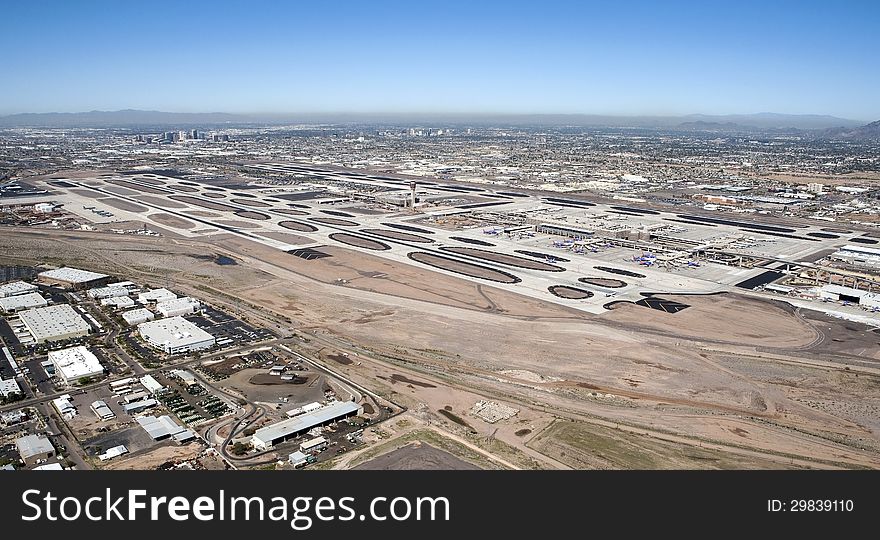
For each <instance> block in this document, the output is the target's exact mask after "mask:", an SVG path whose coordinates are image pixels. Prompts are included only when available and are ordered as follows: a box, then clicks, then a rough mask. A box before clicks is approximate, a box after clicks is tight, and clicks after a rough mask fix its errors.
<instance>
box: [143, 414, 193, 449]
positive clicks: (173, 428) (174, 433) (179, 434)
mask: <svg viewBox="0 0 880 540" xmlns="http://www.w3.org/2000/svg"><path fill="white" fill-rule="evenodd" d="M135 420H136V421H137V423H138V424H140V425H141V427H142V428H144V431H146V432H147V434H149V436H150V437H152V438H153V440H154V441H161V440H164V439H167V438H169V437H171V438H173V439H174V440H176V441H177V442H186V441H189V440H192V439H193V438H194V437H195V433H193V432H192V431H191V430H189V429H186V428H185V427H183V426H181V425H179V424H178V423H177V422H175V421H174V420H172V419H171V417H170V416H168V415H167V414H166V415H163V416H138V417H137V418H135Z"/></svg>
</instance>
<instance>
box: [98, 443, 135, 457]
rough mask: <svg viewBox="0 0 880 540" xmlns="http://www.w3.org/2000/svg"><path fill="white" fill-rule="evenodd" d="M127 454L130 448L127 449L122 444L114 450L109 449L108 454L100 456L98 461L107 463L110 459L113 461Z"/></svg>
mask: <svg viewBox="0 0 880 540" xmlns="http://www.w3.org/2000/svg"><path fill="white" fill-rule="evenodd" d="M127 453H128V448H126V447H125V445H124V444H120V445H118V446H114V447H113V448H109V449H107V451H106V452H104V453H103V454H100V455H99V456H98V459H100V460H101V461H107V460H108V459H113V458H115V457H119V456H121V455H123V454H127Z"/></svg>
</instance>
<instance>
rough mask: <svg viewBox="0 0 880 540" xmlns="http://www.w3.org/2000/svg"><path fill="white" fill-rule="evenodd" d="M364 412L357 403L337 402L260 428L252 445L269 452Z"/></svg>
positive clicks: (252, 440) (254, 436)
mask: <svg viewBox="0 0 880 540" xmlns="http://www.w3.org/2000/svg"><path fill="white" fill-rule="evenodd" d="M362 411H363V409H362V408H361V407H360V405H358V404H357V403H353V402H351V401H337V402H334V403H331V404H330V405H327V406H325V407H321V408H320V409H318V410H316V411H313V412H310V413H306V414H302V415H299V416H295V417H293V418H289V419H287V420H282V421H281V422H277V423H275V424H272V425H269V426H266V427H264V428H260V429H258V430H257V431H256V433H254V435H253V437H252V438H251V443H252V444H253V445H254V448H255V449H257V450H260V451H262V450H268V449H269V448H272V447H273V446H274V445H276V444H278V443H280V442H283V441H285V440H287V439H292V438H294V437H298V436H299V435H302V434H303V433H307V432H308V431H309V430H310V429H312V428H316V427H319V426H326V425H328V424H332V423H333V422H337V421H339V420H342V419H343V418H348V417H350V416H356V415H358V414H361V412H362Z"/></svg>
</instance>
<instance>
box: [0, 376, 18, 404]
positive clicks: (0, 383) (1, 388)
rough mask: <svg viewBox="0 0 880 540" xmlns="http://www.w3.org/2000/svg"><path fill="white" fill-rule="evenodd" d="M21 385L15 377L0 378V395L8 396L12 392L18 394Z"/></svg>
mask: <svg viewBox="0 0 880 540" xmlns="http://www.w3.org/2000/svg"><path fill="white" fill-rule="evenodd" d="M20 393H21V387H20V386H18V381H16V380H15V379H0V397H3V398H4V399H5V398H8V397H9V396H11V395H12V394H20Z"/></svg>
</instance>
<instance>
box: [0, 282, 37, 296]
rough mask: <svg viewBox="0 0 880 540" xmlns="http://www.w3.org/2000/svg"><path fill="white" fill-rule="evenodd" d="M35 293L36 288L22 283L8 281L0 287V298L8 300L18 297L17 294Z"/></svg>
mask: <svg viewBox="0 0 880 540" xmlns="http://www.w3.org/2000/svg"><path fill="white" fill-rule="evenodd" d="M36 291H37V286H36V285H33V284H31V283H25V282H24V281H10V282H9V283H4V284H3V285H0V298H8V297H10V296H18V295H19V294H27V293H32V292H36Z"/></svg>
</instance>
